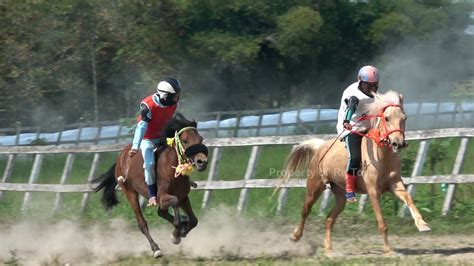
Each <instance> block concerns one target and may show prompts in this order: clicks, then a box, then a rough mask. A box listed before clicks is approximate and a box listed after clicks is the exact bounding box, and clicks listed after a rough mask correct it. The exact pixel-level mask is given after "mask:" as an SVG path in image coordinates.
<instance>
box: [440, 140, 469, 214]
mask: <svg viewBox="0 0 474 266" xmlns="http://www.w3.org/2000/svg"><path fill="white" fill-rule="evenodd" d="M468 141H469V138H462V139H461V144H460V145H459V149H458V153H457V155H456V160H455V161H454V167H453V171H452V174H453V175H457V174H459V172H460V171H461V167H462V162H463V161H464V155H465V154H466V148H467V143H468ZM455 188H456V185H455V184H449V185H448V190H447V191H446V197H445V198H444V204H443V210H442V213H441V214H442V215H443V216H446V215H448V212H449V210H450V209H451V204H452V202H453V197H454V191H455Z"/></svg>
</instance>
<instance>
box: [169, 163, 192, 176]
mask: <svg viewBox="0 0 474 266" xmlns="http://www.w3.org/2000/svg"><path fill="white" fill-rule="evenodd" d="M192 171H193V165H192V164H190V163H186V164H178V166H177V167H176V171H175V173H174V177H178V176H180V175H189V174H190V173H191V172H192Z"/></svg>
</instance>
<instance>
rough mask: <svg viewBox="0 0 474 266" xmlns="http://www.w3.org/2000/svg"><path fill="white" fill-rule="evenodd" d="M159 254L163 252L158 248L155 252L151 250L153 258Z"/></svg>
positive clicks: (159, 255)
mask: <svg viewBox="0 0 474 266" xmlns="http://www.w3.org/2000/svg"><path fill="white" fill-rule="evenodd" d="M161 256H163V253H162V252H161V250H159V249H158V250H156V251H155V252H153V257H155V259H156V258H159V257H161Z"/></svg>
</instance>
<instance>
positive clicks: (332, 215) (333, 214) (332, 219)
mask: <svg viewBox="0 0 474 266" xmlns="http://www.w3.org/2000/svg"><path fill="white" fill-rule="evenodd" d="M331 190H332V192H333V193H334V196H335V201H336V202H335V204H334V207H332V209H331V211H330V212H329V214H328V216H327V218H326V238H325V239H324V249H325V251H326V253H329V252H330V251H331V250H332V243H331V230H332V227H333V226H334V224H335V223H336V218H337V216H338V215H339V214H340V213H341V212H342V210H344V207H345V206H346V196H345V193H346V190H345V189H343V188H341V187H339V186H337V185H334V184H333V185H332V186H331Z"/></svg>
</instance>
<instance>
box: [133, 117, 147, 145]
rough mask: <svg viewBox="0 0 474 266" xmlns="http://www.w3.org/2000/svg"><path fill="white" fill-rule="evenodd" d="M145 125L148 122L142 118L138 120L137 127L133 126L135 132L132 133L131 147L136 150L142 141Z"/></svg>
mask: <svg viewBox="0 0 474 266" xmlns="http://www.w3.org/2000/svg"><path fill="white" fill-rule="evenodd" d="M147 127H148V122H145V121H143V120H142V121H140V122H138V124H137V128H135V134H134V135H133V141H132V149H135V150H138V148H139V147H140V142H142V139H143V136H144V135H145V131H146V128H147Z"/></svg>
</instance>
